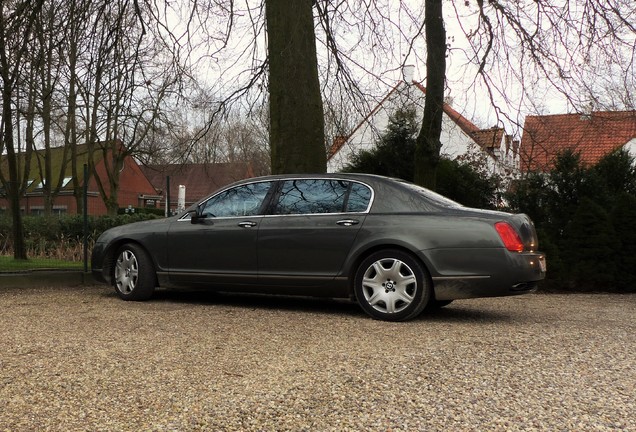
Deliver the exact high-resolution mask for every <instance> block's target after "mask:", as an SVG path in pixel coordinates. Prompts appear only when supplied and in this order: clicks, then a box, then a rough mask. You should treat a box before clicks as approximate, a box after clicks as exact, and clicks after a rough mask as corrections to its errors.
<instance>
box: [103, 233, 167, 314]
mask: <svg viewBox="0 0 636 432" xmlns="http://www.w3.org/2000/svg"><path fill="white" fill-rule="evenodd" d="M112 281H113V286H114V287H115V291H116V292H117V295H119V297H120V298H121V299H123V300H134V301H141V300H148V299H149V298H150V297H152V295H153V293H154V292H155V287H156V286H157V275H156V273H155V267H154V265H153V263H152V260H151V259H150V256H148V253H147V252H146V251H145V250H144V249H143V248H142V247H141V246H139V245H136V244H134V243H127V244H125V245H123V246H122V247H121V248H119V250H118V251H117V254H116V255H115V261H114V262H113V273H112Z"/></svg>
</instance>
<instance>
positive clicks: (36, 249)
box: [0, 213, 158, 261]
mask: <svg viewBox="0 0 636 432" xmlns="http://www.w3.org/2000/svg"><path fill="white" fill-rule="evenodd" d="M157 218H158V216H157V215H154V214H151V213H135V214H124V215H117V216H89V218H88V243H89V247H92V245H93V244H94V243H95V240H97V237H99V235H100V234H101V233H102V232H104V231H106V230H107V229H109V228H112V227H115V226H119V225H125V224H128V223H132V222H138V221H142V220H148V219H157ZM23 223H24V232H25V243H26V248H27V256H29V257H30V258H36V257H37V258H59V259H67V260H73V261H78V260H80V261H81V260H82V258H83V245H84V217H83V216H82V215H62V216H59V217H58V216H51V217H46V216H24V219H23ZM11 232H12V222H11V218H10V217H9V216H0V254H3V255H11V254H12V253H13V240H12V238H11Z"/></svg>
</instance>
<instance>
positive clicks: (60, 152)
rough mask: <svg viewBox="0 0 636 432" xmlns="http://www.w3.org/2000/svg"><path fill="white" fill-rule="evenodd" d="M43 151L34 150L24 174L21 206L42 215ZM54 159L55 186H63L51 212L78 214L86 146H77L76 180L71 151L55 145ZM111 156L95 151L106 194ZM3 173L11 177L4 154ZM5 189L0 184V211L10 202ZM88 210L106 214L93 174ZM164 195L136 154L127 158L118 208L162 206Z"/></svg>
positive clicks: (21, 164) (22, 160)
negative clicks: (77, 197)
mask: <svg viewBox="0 0 636 432" xmlns="http://www.w3.org/2000/svg"><path fill="white" fill-rule="evenodd" d="M46 157H47V156H46V154H45V152H44V151H43V150H38V151H35V152H33V153H32V154H31V159H30V162H29V170H28V171H27V173H28V175H26V176H24V175H23V176H22V178H24V179H25V181H26V185H27V187H26V191H25V193H24V194H23V196H22V197H21V203H20V206H21V208H22V211H23V214H29V215H32V214H41V213H43V212H44V202H45V196H44V188H43V186H44V180H43V177H44V176H43V175H42V172H43V167H44V162H45V158H46ZM49 157H50V162H51V173H52V178H51V180H52V184H53V187H52V188H53V189H55V188H56V187H57V185H58V184H59V185H60V189H59V191H58V192H57V193H56V194H55V197H54V198H53V206H52V211H53V213H54V214H66V213H68V214H76V213H78V211H77V200H76V191H75V187H74V185H75V184H77V185H79V189H80V191H79V193H80V194H81V191H82V188H83V185H84V170H83V165H84V164H86V163H88V152H87V146H86V145H81V146H78V147H77V157H76V159H75V166H76V171H77V174H76V177H77V178H76V179H75V180H76V181H74V178H73V177H74V175H73V164H72V162H73V161H72V159H71V152H70V151H69V150H68V149H65V148H64V147H57V148H52V149H51V150H50V153H49ZM111 159H112V157H111V151H110V150H108V151H106V152H102V151H96V152H95V153H94V162H95V171H96V174H97V176H98V177H99V178H100V179H102V180H103V184H104V188H105V190H106V193H107V194H110V187H109V184H108V181H107V166H106V163H107V161H108V162H110V160H111ZM25 166H26V163H25V155H24V154H20V155H19V167H20V170H21V172H22V173H24V172H25ZM0 169H2V174H3V176H4V178H5V179H7V178H8V177H9V174H8V168H7V163H6V159H5V158H4V157H3V159H2V162H1V164H0ZM5 195H6V194H5V191H4V188H3V187H2V186H1V185H0V212H2V211H8V209H9V202H8V200H7V197H6V196H5ZM87 195H88V198H87V201H88V213H89V214H90V215H103V214H106V213H107V209H106V205H105V204H104V201H103V199H102V197H101V195H100V193H99V189H98V184H97V181H96V179H95V177H93V176H89V181H88V194H87ZM160 199H161V196H160V195H159V194H158V193H157V191H156V189H155V188H154V186H153V185H152V184H151V183H150V181H148V179H147V178H146V176H145V175H144V173H143V171H142V170H141V168H140V167H139V165H138V164H137V162H136V161H135V159H134V158H133V157H130V156H128V157H126V158H125V159H124V163H123V167H122V169H121V171H120V173H119V191H118V195H117V202H118V203H119V207H120V208H123V207H129V206H130V207H160V206H161V202H160Z"/></svg>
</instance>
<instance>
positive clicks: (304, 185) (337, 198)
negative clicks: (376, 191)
mask: <svg viewBox="0 0 636 432" xmlns="http://www.w3.org/2000/svg"><path fill="white" fill-rule="evenodd" d="M370 200H371V190H370V189H369V188H368V187H367V186H365V185H363V184H360V183H354V182H350V181H346V180H331V179H297V180H285V181H284V182H283V185H282V188H281V191H280V194H279V199H278V203H277V204H276V207H275V209H274V213H275V214H279V215H293V214H327V213H344V212H364V211H366V210H367V209H368V206H369V201H370Z"/></svg>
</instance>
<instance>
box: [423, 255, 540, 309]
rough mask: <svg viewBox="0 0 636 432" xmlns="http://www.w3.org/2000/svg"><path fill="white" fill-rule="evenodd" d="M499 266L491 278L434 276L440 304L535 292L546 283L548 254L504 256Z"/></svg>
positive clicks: (468, 275) (485, 276)
mask: <svg viewBox="0 0 636 432" xmlns="http://www.w3.org/2000/svg"><path fill="white" fill-rule="evenodd" d="M505 255H506V257H505V259H504V260H503V261H501V262H500V265H499V266H497V268H496V269H495V270H494V271H491V272H490V273H489V274H476V273H473V274H459V275H458V274H456V275H435V276H433V277H432V280H433V287H434V293H435V298H436V299H437V300H457V299H468V298H479V297H501V296H512V295H520V294H527V293H531V292H534V291H536V289H537V286H538V282H539V281H541V280H543V279H545V273H546V265H545V254H543V253H541V252H524V253H508V252H506V253H505Z"/></svg>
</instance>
